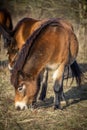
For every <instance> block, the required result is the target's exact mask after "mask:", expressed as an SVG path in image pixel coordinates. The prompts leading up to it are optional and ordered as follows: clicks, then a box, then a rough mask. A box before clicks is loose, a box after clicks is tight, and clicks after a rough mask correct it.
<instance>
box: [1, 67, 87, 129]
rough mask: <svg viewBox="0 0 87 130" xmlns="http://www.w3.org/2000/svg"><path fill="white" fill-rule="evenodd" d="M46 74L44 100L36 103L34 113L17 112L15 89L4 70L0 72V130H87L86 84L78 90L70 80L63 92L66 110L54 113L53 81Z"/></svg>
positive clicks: (29, 111)
mask: <svg viewBox="0 0 87 130" xmlns="http://www.w3.org/2000/svg"><path fill="white" fill-rule="evenodd" d="M50 75H51V74H49V82H48V90H47V97H46V99H45V101H44V102H40V101H38V103H37V106H38V107H37V108H36V109H33V110H32V109H28V110H25V111H17V110H15V107H14V88H13V86H11V84H10V73H9V71H8V69H7V68H5V69H3V70H2V69H1V70H0V130H87V84H85V83H84V84H83V85H82V87H81V88H77V86H76V83H75V82H74V83H73V84H72V86H71V87H70V86H69V85H70V80H71V79H69V83H68V86H67V87H66V86H65V84H66V81H65V83H64V92H65V96H66V99H67V100H68V106H67V107H65V108H64V109H63V110H55V111H54V109H53V96H54V93H53V88H52V79H51V77H50Z"/></svg>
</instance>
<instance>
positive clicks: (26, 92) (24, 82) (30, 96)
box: [15, 74, 37, 110]
mask: <svg viewBox="0 0 87 130" xmlns="http://www.w3.org/2000/svg"><path fill="white" fill-rule="evenodd" d="M36 94H37V81H36V80H35V79H33V78H32V77H31V76H30V77H29V76H24V75H23V74H22V75H19V78H18V81H17V86H15V108H16V109H17V110H24V109H27V108H28V106H29V105H31V104H32V103H33V102H35V97H36Z"/></svg>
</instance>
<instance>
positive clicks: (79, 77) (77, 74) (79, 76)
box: [70, 61, 83, 86]
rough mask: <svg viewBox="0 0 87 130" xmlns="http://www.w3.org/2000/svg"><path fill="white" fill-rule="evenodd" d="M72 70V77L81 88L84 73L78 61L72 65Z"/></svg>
mask: <svg viewBox="0 0 87 130" xmlns="http://www.w3.org/2000/svg"><path fill="white" fill-rule="evenodd" d="M70 68H71V70H72V76H73V79H74V77H75V79H76V82H77V84H78V85H79V86H80V84H81V82H82V77H83V73H82V71H81V69H80V67H79V65H78V63H77V62H76V61H74V62H73V64H71V65H70Z"/></svg>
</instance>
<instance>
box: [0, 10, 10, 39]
mask: <svg viewBox="0 0 87 130" xmlns="http://www.w3.org/2000/svg"><path fill="white" fill-rule="evenodd" d="M0 25H2V26H4V27H6V28H7V29H9V30H12V29H13V24H12V19H11V15H10V12H9V11H8V10H7V9H5V8H2V9H0ZM0 38H1V31H0Z"/></svg>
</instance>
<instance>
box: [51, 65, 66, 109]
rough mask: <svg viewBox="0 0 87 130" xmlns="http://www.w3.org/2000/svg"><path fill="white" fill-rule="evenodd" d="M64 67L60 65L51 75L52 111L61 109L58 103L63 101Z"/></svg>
mask: <svg viewBox="0 0 87 130" xmlns="http://www.w3.org/2000/svg"><path fill="white" fill-rule="evenodd" d="M64 68H65V67H64V66H63V65H60V66H59V68H58V69H57V70H56V71H55V73H54V75H53V79H54V93H55V97H54V109H61V105H60V101H61V100H65V98H64V93H63V78H64Z"/></svg>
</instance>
